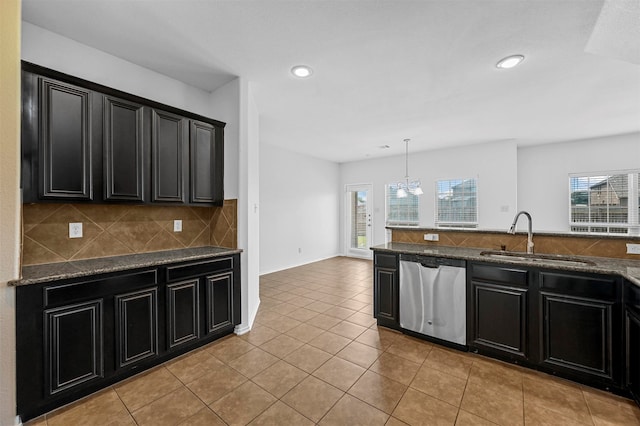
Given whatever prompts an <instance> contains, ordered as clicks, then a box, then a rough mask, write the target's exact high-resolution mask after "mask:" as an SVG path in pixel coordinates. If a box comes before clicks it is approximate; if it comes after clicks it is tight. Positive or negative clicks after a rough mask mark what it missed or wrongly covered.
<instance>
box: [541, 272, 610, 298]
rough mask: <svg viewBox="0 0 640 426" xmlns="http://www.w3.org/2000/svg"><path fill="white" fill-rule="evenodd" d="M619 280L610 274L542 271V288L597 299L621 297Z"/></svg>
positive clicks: (547, 290)
mask: <svg viewBox="0 0 640 426" xmlns="http://www.w3.org/2000/svg"><path fill="white" fill-rule="evenodd" d="M618 284H619V280H618V279H616V278H613V277H610V276H605V275H603V276H598V275H596V276H587V275H577V274H576V273H575V272H574V273H571V274H568V273H567V274H564V273H559V272H540V290H541V291H546V292H553V293H562V294H567V295H574V296H580V297H587V298H593V299H597V300H608V301H614V300H618V299H619V297H620V296H619V294H620V291H619V285H618Z"/></svg>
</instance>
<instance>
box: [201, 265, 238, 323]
mask: <svg viewBox="0 0 640 426" xmlns="http://www.w3.org/2000/svg"><path fill="white" fill-rule="evenodd" d="M205 283H206V284H205V285H206V286H207V333H213V332H215V331H217V330H219V329H221V328H224V327H227V326H229V325H231V324H232V323H233V272H225V273H223V274H217V275H211V276H208V277H206V280H205Z"/></svg>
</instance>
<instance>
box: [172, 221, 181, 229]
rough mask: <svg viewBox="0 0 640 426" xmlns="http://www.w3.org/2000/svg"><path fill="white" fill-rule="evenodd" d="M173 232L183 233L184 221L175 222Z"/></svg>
mask: <svg viewBox="0 0 640 426" xmlns="http://www.w3.org/2000/svg"><path fill="white" fill-rule="evenodd" d="M173 232H182V221H181V220H180V219H177V220H174V221H173Z"/></svg>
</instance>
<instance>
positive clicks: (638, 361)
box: [625, 309, 640, 403]
mask: <svg viewBox="0 0 640 426" xmlns="http://www.w3.org/2000/svg"><path fill="white" fill-rule="evenodd" d="M625 323H626V324H625V330H626V342H625V364H626V377H625V386H626V387H627V389H628V390H629V392H631V395H632V396H633V398H634V399H635V400H636V402H638V403H640V316H639V315H638V313H637V312H636V311H634V310H630V309H627V311H626V312H625Z"/></svg>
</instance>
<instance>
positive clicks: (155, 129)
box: [151, 109, 189, 203]
mask: <svg viewBox="0 0 640 426" xmlns="http://www.w3.org/2000/svg"><path fill="white" fill-rule="evenodd" d="M151 122H152V125H151V153H152V154H151V155H152V161H151V169H152V179H151V187H152V201H160V202H165V203H185V202H186V201H187V200H186V194H185V186H186V182H187V179H186V172H187V158H188V155H189V139H188V135H189V127H188V122H189V120H187V119H186V118H184V117H181V116H178V115H175V114H171V113H168V112H164V111H159V110H155V109H154V110H153V111H151Z"/></svg>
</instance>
